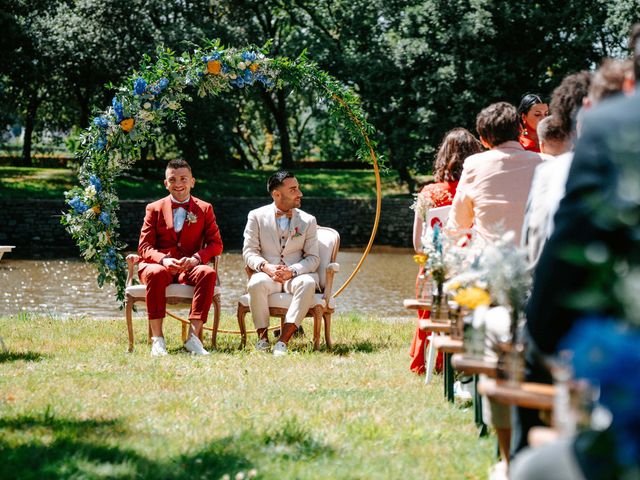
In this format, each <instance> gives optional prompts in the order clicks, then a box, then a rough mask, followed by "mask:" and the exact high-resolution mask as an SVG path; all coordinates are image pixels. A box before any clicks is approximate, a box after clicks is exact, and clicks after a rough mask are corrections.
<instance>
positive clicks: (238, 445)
mask: <svg viewBox="0 0 640 480" xmlns="http://www.w3.org/2000/svg"><path fill="white" fill-rule="evenodd" d="M127 433H128V432H127V430H126V426H125V425H124V424H123V423H122V421H121V420H119V419H111V420H100V419H90V420H79V419H73V418H60V417H56V416H54V415H51V414H50V413H49V410H47V412H45V413H44V414H43V415H41V416H17V417H13V418H0V478H21V479H46V478H153V479H156V478H163V479H187V478H188V479H191V478H220V477H221V476H223V475H225V474H228V475H229V476H230V477H231V478H234V477H235V475H236V474H237V473H238V472H241V471H245V472H247V471H249V470H250V469H251V468H255V467H256V466H258V465H261V464H263V461H261V460H266V461H268V462H269V463H276V464H277V465H278V468H282V467H284V468H285V469H286V467H287V465H286V464H287V463H288V462H291V464H294V463H295V462H298V461H300V460H313V459H315V458H318V457H325V456H331V455H333V454H334V452H333V450H332V449H331V448H329V447H327V446H325V445H323V444H322V443H320V442H319V441H317V440H315V439H314V438H313V436H312V435H311V433H310V432H309V431H307V430H306V429H305V428H304V427H303V426H301V425H300V424H299V422H298V421H297V419H296V418H295V417H294V418H292V419H290V420H289V421H287V422H285V423H284V424H283V425H282V426H280V427H278V428H275V429H272V430H269V431H266V432H255V431H253V430H244V431H241V432H239V433H238V434H235V435H233V436H230V437H225V438H222V439H218V440H215V441H213V442H211V443H209V444H207V445H206V446H204V448H202V449H201V450H200V451H197V452H195V453H189V454H188V455H185V454H182V455H178V456H176V457H174V458H169V459H162V460H154V459H150V458H147V457H145V456H143V455H141V454H140V453H139V452H137V451H136V450H135V449H134V448H135V447H134V448H126V447H123V446H122V445H123V444H124V443H125V441H126V435H127ZM167 441H168V440H167ZM250 459H251V460H250Z"/></svg>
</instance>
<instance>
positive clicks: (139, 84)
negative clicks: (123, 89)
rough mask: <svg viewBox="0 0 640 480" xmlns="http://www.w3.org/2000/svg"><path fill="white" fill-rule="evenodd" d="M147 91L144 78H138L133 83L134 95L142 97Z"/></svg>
mask: <svg viewBox="0 0 640 480" xmlns="http://www.w3.org/2000/svg"><path fill="white" fill-rule="evenodd" d="M146 89H147V82H146V81H145V79H144V78H142V77H138V78H136V81H135V82H134V83H133V93H135V94H136V95H142V94H143V93H144V92H145V90H146Z"/></svg>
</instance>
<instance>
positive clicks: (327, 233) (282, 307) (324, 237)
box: [237, 226, 340, 350]
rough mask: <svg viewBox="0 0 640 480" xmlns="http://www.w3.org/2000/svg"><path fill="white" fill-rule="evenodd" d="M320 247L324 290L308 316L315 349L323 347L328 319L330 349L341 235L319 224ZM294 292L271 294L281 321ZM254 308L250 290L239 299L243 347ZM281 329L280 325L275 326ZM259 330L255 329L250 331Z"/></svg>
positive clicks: (272, 306) (274, 313)
mask: <svg viewBox="0 0 640 480" xmlns="http://www.w3.org/2000/svg"><path fill="white" fill-rule="evenodd" d="M318 249H319V254H320V265H319V266H318V270H317V273H318V277H319V283H320V292H316V294H315V304H314V305H313V306H312V307H311V308H310V309H309V311H308V312H307V314H306V315H305V317H312V318H313V348H314V349H315V350H317V349H318V348H319V347H320V331H321V329H322V323H321V322H322V320H323V319H324V338H325V342H326V344H327V348H331V315H332V314H333V312H334V311H335V300H334V299H333V298H332V288H333V276H334V274H335V272H338V271H339V270H340V265H339V264H338V263H336V257H337V256H338V250H339V249H340V235H339V234H338V232H336V231H335V230H334V229H333V228H328V227H320V226H319V227H318ZM252 274H253V270H251V269H249V268H247V275H248V276H249V277H251V275H252ZM292 299H293V295H291V294H290V293H285V292H282V293H273V294H271V295H269V315H270V316H271V317H278V318H280V323H281V324H282V323H283V322H284V317H285V316H286V314H287V311H288V309H289V306H290V305H291V301H292ZM250 311H251V308H250V307H249V294H248V293H246V294H244V295H242V296H241V297H240V299H239V300H238V311H237V316H238V326H239V327H240V335H241V336H242V340H241V342H240V348H241V349H242V348H244V347H245V345H246V344H247V328H246V324H245V317H246V315H247V313H248V312H250ZM272 328H278V327H272ZM249 333H255V330H251V331H249Z"/></svg>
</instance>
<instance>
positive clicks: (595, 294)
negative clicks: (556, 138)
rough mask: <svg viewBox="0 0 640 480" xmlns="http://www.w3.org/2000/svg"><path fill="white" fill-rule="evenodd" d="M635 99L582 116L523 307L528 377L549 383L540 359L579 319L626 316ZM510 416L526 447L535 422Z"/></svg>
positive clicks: (639, 126)
mask: <svg viewBox="0 0 640 480" xmlns="http://www.w3.org/2000/svg"><path fill="white" fill-rule="evenodd" d="M639 40H640V24H636V25H635V26H634V28H633V32H632V39H631V42H630V44H631V46H632V48H635V49H636V51H635V53H634V74H635V76H636V78H640V52H638V50H637V48H636V47H637V45H638V41H639ZM639 102H640V96H639V95H638V93H635V94H634V95H633V96H632V97H630V98H625V97H623V96H618V97H616V98H612V99H610V100H608V101H606V102H602V103H601V104H600V105H598V106H597V107H596V108H593V109H592V110H590V111H588V112H587V113H586V114H585V115H584V122H583V128H582V134H581V137H580V139H579V140H578V142H577V145H576V150H575V158H574V160H573V161H572V163H571V169H570V171H569V175H568V178H567V183H566V194H565V196H564V197H563V198H562V201H561V202H560V206H559V207H558V210H557V212H556V214H555V217H554V225H555V226H554V229H553V232H552V233H551V236H550V237H549V239H548V241H547V242H546V244H545V245H544V248H543V250H542V253H541V255H540V259H539V261H538V264H537V267H536V270H535V275H534V284H533V290H532V294H531V298H530V300H529V303H528V305H527V323H526V334H528V337H529V344H528V346H527V358H526V360H527V363H528V367H531V368H530V370H528V371H527V372H526V375H527V379H529V380H533V381H543V380H545V379H546V380H547V381H548V382H550V380H551V379H550V376H549V373H548V372H547V371H546V370H545V369H544V368H542V365H543V361H542V360H541V358H542V356H543V355H553V354H555V353H557V350H558V344H559V342H560V341H561V339H562V338H563V337H564V336H565V335H566V333H567V332H568V331H569V330H570V329H571V327H572V326H573V325H574V323H575V322H576V321H577V320H578V319H580V318H583V317H586V316H589V317H594V316H595V317H600V318H606V317H608V316H614V317H624V315H625V313H624V308H623V307H624V304H625V301H624V300H623V299H621V298H620V292H621V291H622V290H621V288H620V284H621V282H622V281H623V279H624V277H625V275H626V274H627V272H630V271H631V272H633V271H635V269H637V268H638V265H640V258H638V255H637V252H638V251H639V249H638V235H637V228H638V222H637V219H638V215H637V210H638V202H637V196H633V197H630V196H628V193H627V192H628V191H627V190H625V188H623V185H629V182H625V180H627V179H629V178H637V176H638V174H639V173H638V165H639V163H638V161H637V159H638V148H637V138H638V131H640V114H639V113H638V112H640V109H639V108H638V107H639V105H640V104H639ZM554 114H555V113H554ZM632 198H633V200H632ZM567 251H572V252H576V253H578V254H579V256H580V258H582V260H581V261H576V255H573V256H568V255H567ZM596 251H597V252H599V253H598V254H595V253H596ZM580 252H582V253H580ZM587 299H588V300H589V301H588V302H585V300H587ZM531 369H535V371H532V370H531ZM517 413H518V414H519V415H520V418H518V419H517V420H518V422H517V423H518V425H519V428H520V429H521V432H520V438H519V439H518V440H519V441H518V442H514V444H513V451H515V452H517V451H519V450H520V449H521V448H522V447H523V446H526V444H527V434H528V429H529V428H530V427H531V426H534V425H536V422H535V418H531V417H527V416H524V415H522V414H523V413H524V412H523V410H522V409H518V410H517Z"/></svg>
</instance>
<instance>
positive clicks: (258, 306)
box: [248, 272, 316, 329]
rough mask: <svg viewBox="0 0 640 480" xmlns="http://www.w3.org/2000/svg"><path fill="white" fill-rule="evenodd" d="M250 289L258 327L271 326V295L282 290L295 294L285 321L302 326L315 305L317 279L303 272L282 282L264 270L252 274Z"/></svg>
mask: <svg viewBox="0 0 640 480" xmlns="http://www.w3.org/2000/svg"><path fill="white" fill-rule="evenodd" d="M248 290H249V296H250V299H249V306H250V307H251V316H252V318H253V324H254V325H255V327H256V329H259V328H267V327H268V326H269V295H271V294H273V293H281V292H286V293H290V294H292V295H293V300H292V301H291V306H290V307H289V310H288V311H287V316H286V317H285V319H284V321H285V323H295V324H296V326H300V324H301V323H302V319H303V318H304V316H305V315H306V314H307V312H308V311H309V309H310V308H311V307H312V306H313V305H314V302H315V299H314V295H315V292H316V281H315V280H314V279H313V277H312V276H311V275H307V274H302V275H298V276H297V277H295V278H293V279H291V280H288V281H286V282H285V283H284V284H282V283H280V282H276V281H274V280H272V279H271V277H269V275H267V274H266V273H264V272H257V273H254V274H253V275H252V276H251V279H250V280H249V285H248Z"/></svg>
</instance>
